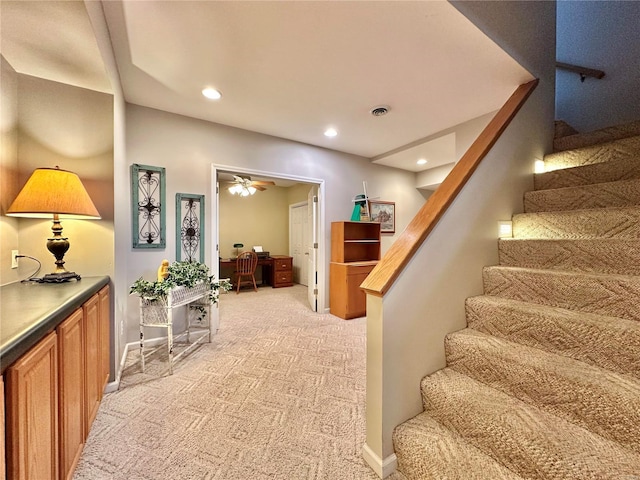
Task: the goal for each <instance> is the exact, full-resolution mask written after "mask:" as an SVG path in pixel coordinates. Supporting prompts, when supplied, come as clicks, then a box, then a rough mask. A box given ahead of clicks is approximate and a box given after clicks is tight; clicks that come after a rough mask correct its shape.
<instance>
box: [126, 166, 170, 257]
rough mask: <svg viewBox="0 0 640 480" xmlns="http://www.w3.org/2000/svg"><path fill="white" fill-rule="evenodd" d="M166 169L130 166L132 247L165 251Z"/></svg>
mask: <svg viewBox="0 0 640 480" xmlns="http://www.w3.org/2000/svg"><path fill="white" fill-rule="evenodd" d="M164 175H165V170H164V168H163V167H152V166H149V165H138V164H137V163H134V164H133V165H131V203H132V205H131V207H132V212H131V214H132V216H133V232H132V233H133V248H165V245H166V241H167V239H166V228H165V210H166V205H165V201H164V200H165V178H164Z"/></svg>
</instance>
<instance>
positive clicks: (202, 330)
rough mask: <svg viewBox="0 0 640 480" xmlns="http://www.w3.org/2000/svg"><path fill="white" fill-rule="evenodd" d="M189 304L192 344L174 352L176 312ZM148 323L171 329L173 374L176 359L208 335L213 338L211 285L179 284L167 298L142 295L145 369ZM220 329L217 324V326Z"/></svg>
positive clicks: (169, 344) (188, 332)
mask: <svg viewBox="0 0 640 480" xmlns="http://www.w3.org/2000/svg"><path fill="white" fill-rule="evenodd" d="M185 306H186V307H187V317H186V323H187V326H186V330H185V332H183V333H186V336H187V344H188V347H187V348H186V349H185V350H183V351H182V352H180V353H179V354H177V355H175V356H174V354H173V344H174V341H173V314H174V310H175V309H176V308H179V307H185ZM147 327H155V328H158V327H159V328H166V329H167V351H168V353H169V375H172V374H173V362H174V361H175V360H178V359H179V358H180V357H181V356H182V355H184V354H186V353H188V352H189V351H191V350H192V349H193V348H194V347H195V346H196V345H198V344H199V343H201V342H203V341H204V339H205V338H206V339H207V342H211V327H212V325H211V301H210V300H209V286H208V285H206V284H204V283H202V284H198V285H196V286H195V287H193V288H187V287H175V288H172V289H171V290H170V291H169V294H168V295H167V298H166V300H165V299H146V298H142V297H141V298H140V365H141V367H142V371H143V372H144V369H145V358H144V356H145V349H144V329H145V328H147ZM214 328H215V329H216V330H217V326H214Z"/></svg>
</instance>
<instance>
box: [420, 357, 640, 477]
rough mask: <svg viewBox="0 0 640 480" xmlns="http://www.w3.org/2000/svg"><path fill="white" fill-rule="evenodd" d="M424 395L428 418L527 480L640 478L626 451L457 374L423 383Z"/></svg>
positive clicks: (636, 459) (637, 460)
mask: <svg viewBox="0 0 640 480" xmlns="http://www.w3.org/2000/svg"><path fill="white" fill-rule="evenodd" d="M421 389H422V393H423V401H424V407H425V412H427V413H428V414H429V415H430V416H432V417H433V418H434V419H435V420H437V421H438V422H439V423H441V424H442V425H443V426H445V427H446V428H449V429H451V430H453V431H455V432H456V433H458V434H459V435H460V436H462V437H463V438H464V439H465V440H466V441H468V442H469V443H471V444H473V445H474V446H476V447H477V448H478V449H480V450H481V451H482V452H484V453H485V454H487V455H489V456H491V457H492V458H494V459H495V460H496V461H498V462H499V463H501V464H502V465H504V466H505V467H507V468H508V469H510V470H512V471H514V472H516V473H517V474H518V475H520V476H522V477H524V478H531V479H543V478H544V479H558V480H560V479H562V480H566V479H594V480H595V479H598V480H600V479H604V478H625V476H631V475H635V474H637V473H638V472H640V456H639V455H638V454H636V453H634V452H632V451H631V450H629V449H628V448H626V447H623V446H621V445H620V444H618V443H617V442H613V441H611V440H608V439H605V438H603V437H601V436H600V435H597V434H595V433H593V432H590V431H588V430H585V429H583V428H582V427H579V426H577V425H575V424H573V423H571V422H567V421H566V420H564V419H562V418H560V417H558V416H556V415H553V414H550V413H548V412H545V411H543V410H540V409H539V408H537V407H535V406H532V405H528V404H527V403H525V402H522V401H521V400H518V399H516V398H514V397H512V396H510V395H507V394H505V393H503V392H500V391H498V390H496V389H494V388H491V387H489V386H487V385H485V384H483V383H481V382H478V381H476V380H474V379H472V378H470V377H468V376H466V375H463V374H460V373H458V372H456V371H454V370H453V369H450V368H445V369H443V370H440V371H438V372H436V373H434V374H432V375H429V376H427V377H425V378H424V379H423V380H422V382H421ZM452 461H455V460H452ZM487 478H491V477H487Z"/></svg>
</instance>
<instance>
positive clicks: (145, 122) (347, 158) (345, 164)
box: [115, 105, 424, 341]
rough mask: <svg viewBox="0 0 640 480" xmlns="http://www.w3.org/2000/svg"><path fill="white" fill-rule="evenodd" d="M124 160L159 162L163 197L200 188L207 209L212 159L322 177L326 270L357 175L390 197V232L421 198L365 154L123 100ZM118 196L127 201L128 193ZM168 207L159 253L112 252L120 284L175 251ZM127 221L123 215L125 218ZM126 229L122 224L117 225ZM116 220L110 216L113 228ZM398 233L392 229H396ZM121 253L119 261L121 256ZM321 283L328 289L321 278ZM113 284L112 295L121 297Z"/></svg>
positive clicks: (149, 271) (407, 179)
mask: <svg viewBox="0 0 640 480" xmlns="http://www.w3.org/2000/svg"><path fill="white" fill-rule="evenodd" d="M126 136H127V162H128V163H129V164H132V163H141V164H145V165H155V166H162V167H165V168H166V175H167V182H166V184H167V192H166V193H167V199H171V198H174V196H175V193H176V192H185V193H195V194H204V195H205V196H206V208H207V211H208V212H209V211H210V210H209V209H210V198H209V197H210V194H211V185H210V178H209V177H210V170H211V165H212V164H217V165H225V166H226V165H233V166H237V167H240V168H245V169H252V170H259V171H265V172H274V173H280V174H283V175H292V176H298V177H305V178H317V179H324V181H325V203H324V205H325V238H324V239H321V241H322V240H324V242H325V247H326V262H325V265H324V266H323V268H324V270H325V271H326V272H327V273H328V259H329V247H330V238H331V231H330V224H331V222H332V221H339V220H347V219H349V218H350V216H351V209H352V207H353V203H352V202H351V200H352V198H353V197H354V196H355V195H356V194H358V193H361V191H362V181H363V180H365V181H367V188H368V193H369V195H371V196H376V197H380V199H381V200H390V201H395V202H396V215H397V217H396V231H397V232H400V231H402V230H403V229H404V228H405V226H406V225H407V223H408V222H409V220H410V219H411V218H412V217H413V215H415V213H416V212H417V211H418V209H419V208H420V207H421V206H422V204H423V201H424V199H423V196H422V195H421V194H420V193H419V192H418V191H417V190H416V188H415V187H414V182H415V178H414V174H413V173H411V172H406V171H402V170H396V169H392V168H388V167H384V166H379V165H373V164H371V163H370V162H369V160H367V159H365V158H361V157H357V156H355V155H348V154H343V153H339V152H335V151H331V150H327V149H322V148H318V147H313V146H310V145H305V144H300V143H296V142H291V141H288V140H284V139H281V138H276V137H270V136H267V135H262V134H257V133H253V132H248V131H245V130H240V129H237V128H232V127H227V126H223V125H219V124H214V123H210V122H205V121H202V120H196V119H192V118H188V117H184V116H180V115H175V114H171V113H167V112H161V111H159V110H154V109H150V108H145V107H141V106H137V105H127V115H126ZM115 181H116V184H128V183H129V177H128V174H127V175H126V176H125V175H122V172H120V175H118V173H117V172H116V180H115ZM120 202H130V200H129V199H128V198H124V199H120V198H119V203H120ZM168 203H169V205H168V206H167V207H168V208H167V212H166V215H167V217H166V218H167V247H166V249H165V250H160V251H145V250H134V249H132V248H131V247H130V246H129V247H128V248H127V249H126V250H125V251H120V250H119V251H118V252H117V256H118V261H123V262H125V263H126V265H127V274H126V275H127V280H126V281H127V285H130V284H131V283H133V282H134V281H135V280H136V279H137V278H139V277H140V276H144V277H145V278H148V279H152V278H153V276H154V275H155V271H156V269H157V267H158V265H159V264H160V262H161V261H162V259H164V258H167V259H169V260H172V259H173V257H174V252H175V226H174V223H175V222H174V206H173V204H172V202H168ZM129 222H130V219H127V224H128V223H129ZM122 227H123V228H127V227H128V225H124V224H123V225H122ZM119 229H120V224H119V223H118V221H117V222H116V230H117V231H118V230H119ZM396 235H397V234H396ZM210 237H211V236H210V235H209V236H207V239H206V249H205V251H206V252H207V253H206V262H207V263H208V264H210V262H211V258H210V256H211V255H210V252H211V245H210V241H211V238H210ZM393 238H394V237H393V236H385V237H384V238H383V244H382V247H383V250H385V249H387V248H388V247H389V245H391V243H392V241H393ZM120 259H122V260H120ZM325 278H326V282H325V285H324V288H325V291H326V292H327V295H326V297H325V298H326V299H327V304H326V305H323V306H321V308H328V291H329V288H328V278H329V275H328V274H326V275H325ZM122 290H123V289H121V288H120V289H119V295H120V296H122V295H123V293H124V292H123V291H122ZM137 315H138V312H137V306H136V303H135V299H134V298H131V299H130V300H129V303H128V307H127V333H126V338H127V339H128V341H133V340H135V339H136V338H137V336H138V333H137Z"/></svg>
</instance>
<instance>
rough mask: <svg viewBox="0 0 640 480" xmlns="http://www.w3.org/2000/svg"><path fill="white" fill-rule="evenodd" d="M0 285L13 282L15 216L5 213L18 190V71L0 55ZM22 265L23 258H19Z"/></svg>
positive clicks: (15, 276) (15, 278)
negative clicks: (12, 252)
mask: <svg viewBox="0 0 640 480" xmlns="http://www.w3.org/2000/svg"><path fill="white" fill-rule="evenodd" d="M0 67H1V68H2V70H0V214H1V215H2V216H0V285H5V284H7V283H13V282H17V281H18V280H20V278H22V277H21V276H20V275H21V274H22V272H21V271H19V270H18V269H12V268H11V250H18V249H19V243H18V219H17V218H13V217H6V216H5V213H6V211H7V209H8V208H9V206H10V205H11V202H13V199H14V198H15V197H16V195H17V194H18V192H19V191H20V185H19V180H18V75H17V74H16V72H15V70H14V69H13V68H12V67H11V65H9V63H8V62H7V61H6V60H5V59H4V57H3V56H1V55H0ZM22 264H23V265H25V266H26V264H25V262H22Z"/></svg>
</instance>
